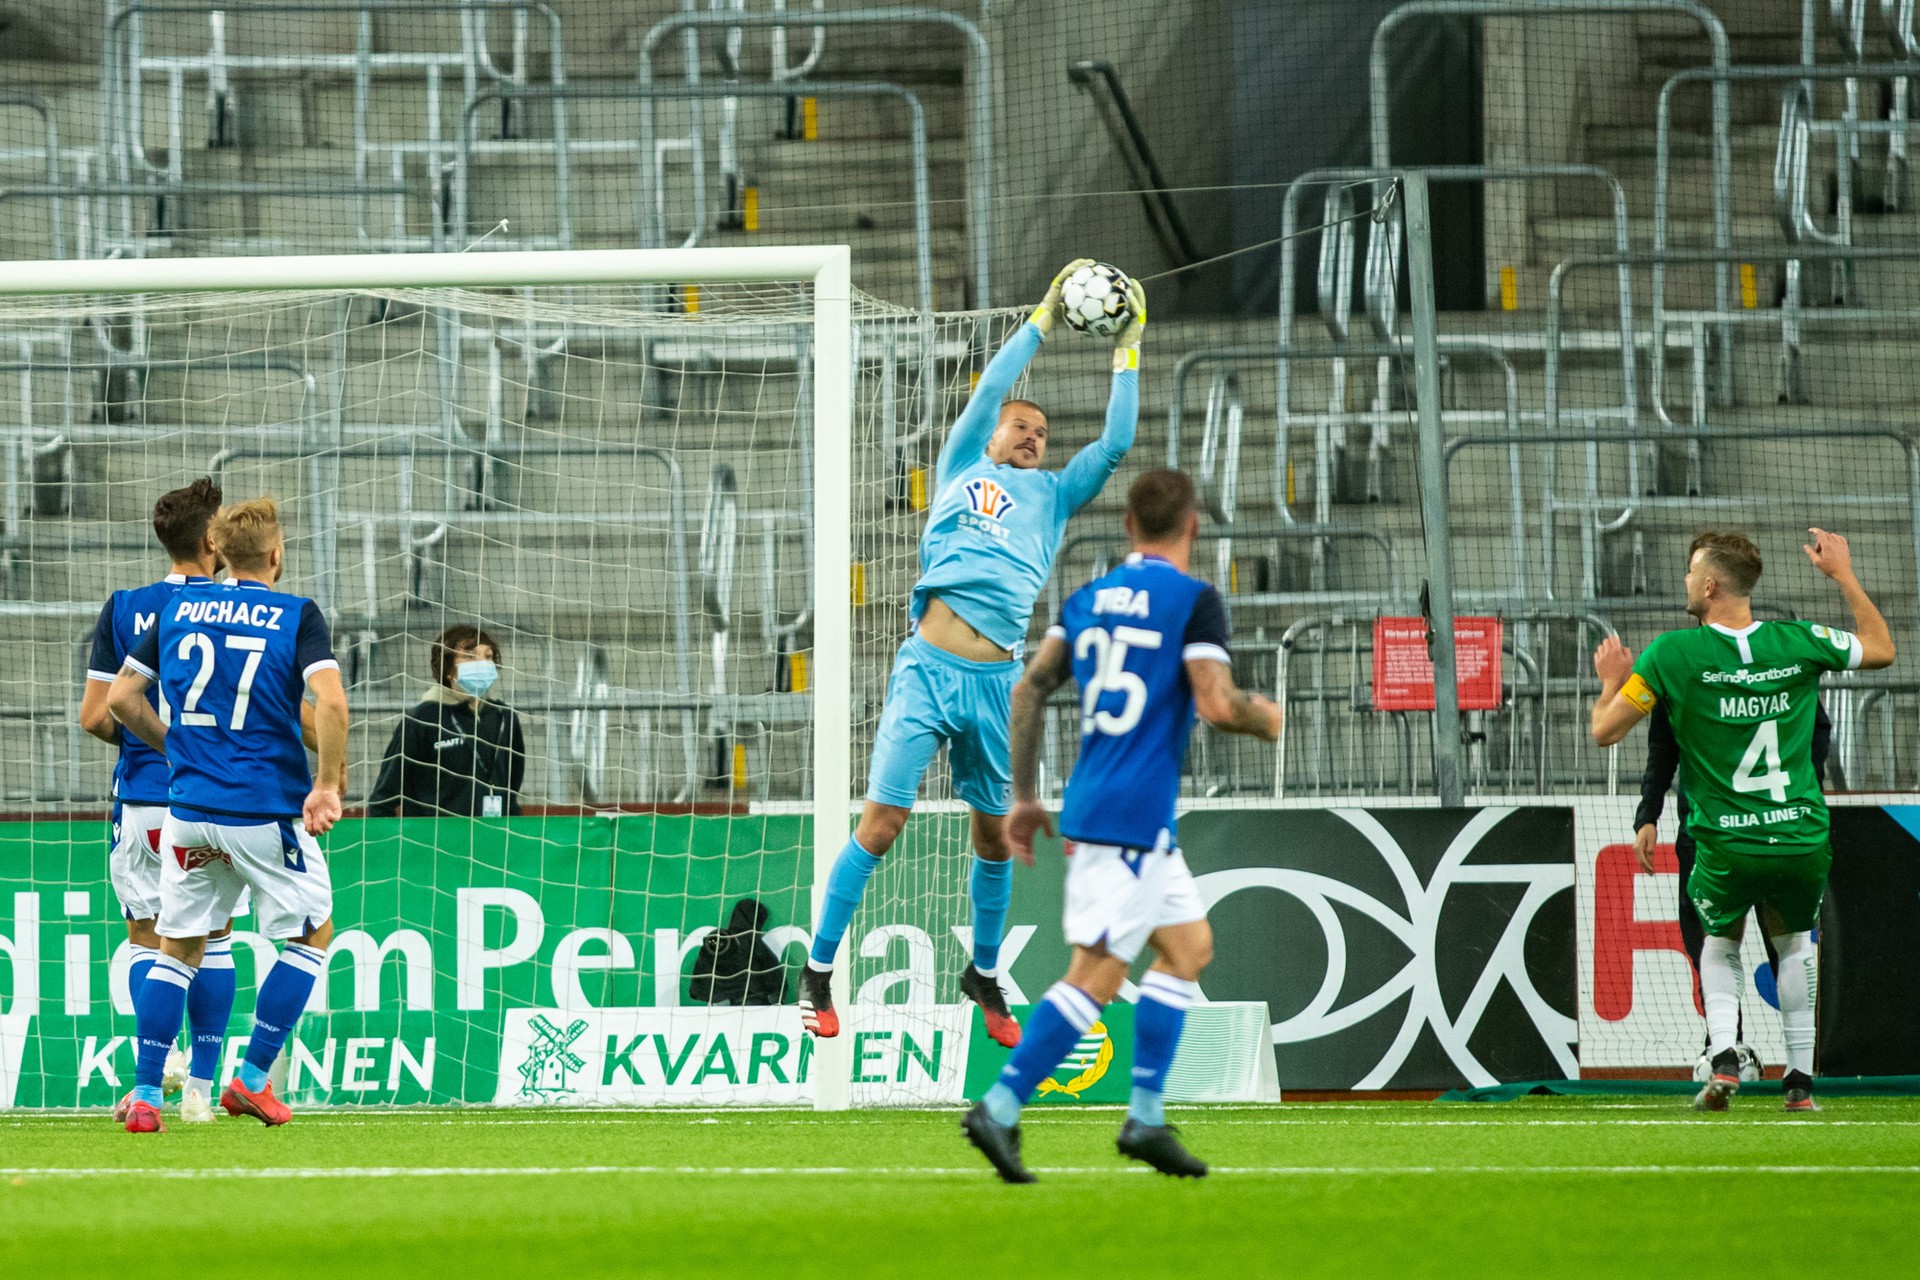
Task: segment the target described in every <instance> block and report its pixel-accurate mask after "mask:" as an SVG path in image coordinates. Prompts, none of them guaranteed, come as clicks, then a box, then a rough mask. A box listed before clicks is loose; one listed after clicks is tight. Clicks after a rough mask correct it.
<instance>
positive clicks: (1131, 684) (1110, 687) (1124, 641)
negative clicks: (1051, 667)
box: [1073, 627, 1161, 737]
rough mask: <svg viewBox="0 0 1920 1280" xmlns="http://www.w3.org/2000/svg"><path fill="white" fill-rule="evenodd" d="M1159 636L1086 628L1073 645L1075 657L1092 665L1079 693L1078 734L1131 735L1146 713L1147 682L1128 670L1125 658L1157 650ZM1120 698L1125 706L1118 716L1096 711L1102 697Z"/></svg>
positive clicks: (1141, 631)
mask: <svg viewBox="0 0 1920 1280" xmlns="http://www.w3.org/2000/svg"><path fill="white" fill-rule="evenodd" d="M1160 641H1161V635H1160V633H1159V632H1158V631H1149V630H1147V629H1145V628H1144V627H1115V628H1114V629H1113V631H1112V632H1111V633H1108V632H1107V631H1106V630H1104V629H1102V628H1100V627H1088V628H1087V629H1086V630H1085V631H1082V632H1081V633H1080V635H1079V637H1078V638H1077V639H1075V641H1074V645H1073V648H1074V655H1073V656H1074V657H1075V658H1077V659H1079V660H1080V661H1082V662H1085V661H1088V660H1089V659H1091V660H1092V662H1093V668H1094V669H1093V679H1091V680H1089V681H1087V684H1086V688H1084V689H1082V690H1081V692H1080V732H1081V734H1082V735H1086V734H1091V733H1104V734H1106V735H1107V736H1109V737H1119V736H1120V735H1121V734H1124V733H1130V732H1132V730H1133V728H1134V726H1135V725H1137V724H1139V723H1140V716H1141V714H1142V713H1143V712H1145V711H1146V709H1147V682H1146V681H1145V680H1143V679H1141V678H1140V676H1139V674H1138V673H1136V672H1132V671H1129V670H1127V654H1128V652H1129V651H1131V650H1133V649H1158V648H1159V647H1160ZM1108 693H1117V694H1121V695H1123V696H1124V697H1125V698H1126V703H1125V704H1124V705H1123V706H1122V707H1121V708H1120V710H1119V711H1118V712H1113V711H1102V710H1099V706H1100V699H1101V696H1102V695H1104V694H1108Z"/></svg>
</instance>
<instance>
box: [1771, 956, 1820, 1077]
mask: <svg viewBox="0 0 1920 1280" xmlns="http://www.w3.org/2000/svg"><path fill="white" fill-rule="evenodd" d="M1773 950H1774V954H1775V955H1776V956H1778V957H1779V963H1778V964H1776V965H1775V966H1774V972H1773V978H1774V984H1775V990H1777V991H1778V992H1779V995H1780V1024H1781V1027H1782V1029H1783V1031H1784V1038H1785V1040H1786V1042H1787V1070H1789V1071H1801V1072H1805V1073H1806V1074H1807V1075H1809V1076H1810V1075H1812V1074H1813V999H1814V992H1815V991H1816V990H1818V980H1819V958H1818V957H1819V952H1818V950H1817V949H1816V948H1815V947H1814V945H1813V935H1812V934H1811V933H1804V932H1803V933H1782V934H1777V935H1775V937H1774V939H1773Z"/></svg>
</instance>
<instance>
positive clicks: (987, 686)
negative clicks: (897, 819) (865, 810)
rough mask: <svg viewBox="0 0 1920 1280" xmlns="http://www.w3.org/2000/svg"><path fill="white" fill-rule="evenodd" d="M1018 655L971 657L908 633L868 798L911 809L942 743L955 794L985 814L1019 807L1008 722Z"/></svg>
mask: <svg viewBox="0 0 1920 1280" xmlns="http://www.w3.org/2000/svg"><path fill="white" fill-rule="evenodd" d="M1019 679H1020V663H1019V661H1018V660H1017V659H1009V660H1008V661H1005V662H970V661H968V660H967V659H965V658H962V657H959V656H958V655H956V654H951V653H948V652H947V651H946V650H945V649H942V648H939V647H938V646H936V645H932V644H928V643H927V642H926V641H925V640H922V639H921V638H920V636H919V635H918V634H917V633H916V634H914V635H911V636H908V637H907V642H906V643H905V644H903V645H901V646H900V653H899V654H898V656H896V657H895V658H894V660H893V674H892V675H891V676H889V677H888V678H887V703H886V707H885V708H884V709H883V710H882V711H881V713H880V729H879V732H878V733H877V734H876V735H875V737H874V742H873V763H872V765H871V766H870V767H869V768H868V770H867V799H869V800H871V801H873V802H874V803H875V804H890V805H896V806H898V807H900V808H902V809H911V808H912V807H913V801H914V798H915V797H916V796H917V795H919V793H920V779H921V778H922V777H923V776H925V774H926V772H927V766H928V765H930V764H932V763H933V753H934V752H935V751H937V750H939V748H940V744H941V743H945V744H946V747H947V760H948V763H950V764H951V765H952V766H953V793H954V794H955V795H956V796H958V797H959V798H960V799H961V800H962V801H964V802H965V803H966V804H967V805H968V806H970V807H971V808H974V809H978V810H979V811H980V812H982V813H994V814H1001V813H1005V812H1006V811H1007V810H1008V809H1009V808H1011V807H1012V805H1011V801H1012V795H1013V770H1012V767H1011V764H1010V761H1009V755H1008V747H1007V722H1008V718H1009V717H1010V716H1011V714H1012V710H1013V686H1014V684H1015V682H1017V681H1018V680H1019Z"/></svg>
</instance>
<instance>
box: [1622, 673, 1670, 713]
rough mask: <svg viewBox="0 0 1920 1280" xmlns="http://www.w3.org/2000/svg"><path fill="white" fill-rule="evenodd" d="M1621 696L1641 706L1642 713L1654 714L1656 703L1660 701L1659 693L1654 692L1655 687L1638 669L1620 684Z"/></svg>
mask: <svg viewBox="0 0 1920 1280" xmlns="http://www.w3.org/2000/svg"><path fill="white" fill-rule="evenodd" d="M1620 696H1621V697H1623V698H1625V699H1626V700H1627V701H1628V702H1631V703H1632V704H1633V705H1634V706H1636V707H1638V708H1640V714H1641V715H1650V714H1652V712H1653V707H1654V704H1655V703H1657V702H1659V701H1660V698H1659V695H1658V694H1656V693H1654V691H1653V687H1652V686H1651V685H1649V684H1648V683H1647V682H1646V680H1645V679H1644V678H1642V676H1641V675H1640V673H1639V672H1638V671H1636V672H1634V673H1633V674H1632V675H1630V676H1628V677H1627V682H1626V683H1625V684H1624V685H1621V686H1620Z"/></svg>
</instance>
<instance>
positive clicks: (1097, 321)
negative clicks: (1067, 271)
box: [1060, 262, 1133, 338]
mask: <svg viewBox="0 0 1920 1280" xmlns="http://www.w3.org/2000/svg"><path fill="white" fill-rule="evenodd" d="M1132 291H1133V281H1131V280H1129V279H1127V273H1126V272H1124V271H1122V270H1121V269H1120V268H1118V267H1115V266H1110V265H1109V264H1107V263H1104V262H1096V263H1094V264H1093V265H1092V266H1090V267H1081V268H1080V269H1079V270H1078V271H1075V272H1074V273H1073V274H1072V275H1070V276H1068V277H1067V282H1066V283H1065V284H1063V285H1061V286H1060V302H1061V306H1062V309H1063V312H1064V314H1065V316H1066V320H1067V327H1068V328H1070V329H1077V330H1079V331H1080V332H1081V333H1091V334H1093V335H1094V336H1095V337H1100V338H1111V337H1113V336H1114V335H1115V334H1117V333H1119V332H1120V331H1121V330H1122V329H1124V328H1126V327H1127V324H1128V322H1129V321H1131V320H1132V319H1133V299H1132V297H1131V296H1130V295H1131V293H1132Z"/></svg>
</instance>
